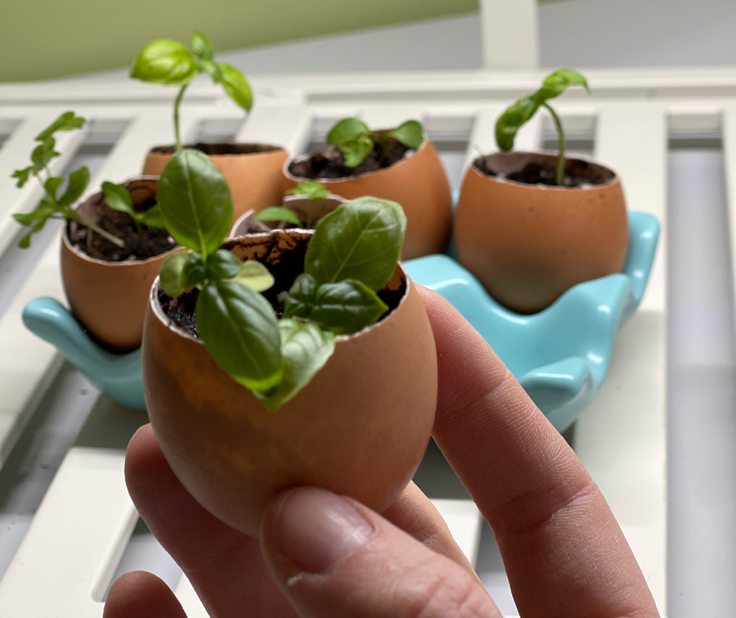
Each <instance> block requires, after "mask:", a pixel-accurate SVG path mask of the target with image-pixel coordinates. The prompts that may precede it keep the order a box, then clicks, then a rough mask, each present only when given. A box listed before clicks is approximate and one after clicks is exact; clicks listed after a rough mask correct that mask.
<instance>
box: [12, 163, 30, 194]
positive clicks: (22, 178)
mask: <svg viewBox="0 0 736 618" xmlns="http://www.w3.org/2000/svg"><path fill="white" fill-rule="evenodd" d="M34 169H35V168H34V166H33V165H29V166H28V167H24V168H23V169H20V170H15V171H14V172H13V175H12V176H11V178H17V179H18V182H17V183H16V184H15V186H16V187H18V189H22V188H23V187H24V185H25V184H26V183H27V182H28V181H29V180H30V179H31V176H32V175H33V170H34Z"/></svg>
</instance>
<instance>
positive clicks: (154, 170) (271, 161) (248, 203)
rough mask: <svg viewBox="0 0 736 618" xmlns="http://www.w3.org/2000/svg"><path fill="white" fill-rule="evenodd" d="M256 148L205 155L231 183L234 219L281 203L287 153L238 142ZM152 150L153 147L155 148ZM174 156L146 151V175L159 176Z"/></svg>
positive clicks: (261, 145) (272, 148) (268, 147)
mask: <svg viewBox="0 0 736 618" xmlns="http://www.w3.org/2000/svg"><path fill="white" fill-rule="evenodd" d="M238 145H239V146H252V147H253V149H259V150H258V151H256V152H250V153H245V154H215V155H208V156H209V157H210V159H212V161H213V162H214V164H215V165H216V166H217V169H218V170H220V173H221V174H222V175H223V176H224V177H225V179H226V180H227V182H228V184H229V185H230V191H231V193H232V196H233V210H234V212H233V219H237V218H238V217H240V216H241V215H243V214H245V213H246V212H247V211H248V210H250V209H251V208H252V209H254V210H263V209H264V208H266V207H268V206H274V205H276V204H279V203H281V197H282V196H283V194H284V190H283V178H282V175H281V168H282V166H283V165H284V162H285V161H286V159H287V158H288V156H289V155H288V153H287V152H286V150H284V149H283V148H279V147H278V146H267V145H263V144H238ZM154 150H155V149H154ZM172 156H173V155H172V154H167V153H162V152H153V151H151V152H149V153H148V156H147V157H146V162H145V164H144V166H143V173H144V174H145V175H155V176H160V175H161V172H162V171H163V169H164V167H165V166H166V164H167V163H168V162H169V159H171V157H172Z"/></svg>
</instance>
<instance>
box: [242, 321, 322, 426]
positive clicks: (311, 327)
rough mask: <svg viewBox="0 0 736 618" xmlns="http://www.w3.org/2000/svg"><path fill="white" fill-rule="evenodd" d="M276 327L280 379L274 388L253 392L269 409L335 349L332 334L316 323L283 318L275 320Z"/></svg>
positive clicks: (307, 378)
mask: <svg viewBox="0 0 736 618" xmlns="http://www.w3.org/2000/svg"><path fill="white" fill-rule="evenodd" d="M279 330H280V331H281V356H282V358H283V366H284V372H283V377H282V379H281V383H280V384H279V385H278V388H277V389H276V391H275V392H270V393H268V394H264V393H263V392H260V393H259V392H256V393H255V395H256V396H257V397H259V398H260V400H261V402H262V403H263V405H264V406H265V408H266V409H267V410H268V411H269V412H276V411H277V410H278V409H279V408H280V407H281V406H283V405H284V404H285V403H287V402H288V401H290V400H291V399H293V398H294V396H295V395H296V394H297V393H298V392H299V391H300V390H302V389H303V388H304V387H305V386H306V385H307V384H309V383H310V382H311V381H312V378H314V376H315V375H316V374H317V372H318V371H319V370H320V369H322V367H324V366H325V363H326V362H327V361H328V360H329V358H330V356H332V354H333V353H334V352H335V335H333V334H332V333H330V332H327V331H324V330H322V329H321V328H320V327H319V326H317V325H316V324H309V323H305V322H299V321H297V320H289V319H284V320H279Z"/></svg>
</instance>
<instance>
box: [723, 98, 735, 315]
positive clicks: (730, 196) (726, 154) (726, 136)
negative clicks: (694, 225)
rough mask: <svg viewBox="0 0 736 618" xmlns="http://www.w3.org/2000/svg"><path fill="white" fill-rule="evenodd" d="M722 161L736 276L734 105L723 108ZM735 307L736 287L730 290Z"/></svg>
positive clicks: (733, 269) (732, 260) (733, 272)
mask: <svg viewBox="0 0 736 618" xmlns="http://www.w3.org/2000/svg"><path fill="white" fill-rule="evenodd" d="M722 131H723V160H724V167H725V171H726V199H727V208H728V226H729V240H730V246H731V273H732V275H736V104H734V103H730V104H728V105H725V106H724V107H723V112H722ZM732 293H733V294H734V306H736V285H734V286H733V288H732Z"/></svg>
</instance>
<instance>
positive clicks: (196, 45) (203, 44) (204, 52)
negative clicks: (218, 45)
mask: <svg viewBox="0 0 736 618" xmlns="http://www.w3.org/2000/svg"><path fill="white" fill-rule="evenodd" d="M192 51H193V52H194V53H195V54H196V55H197V56H199V57H200V58H202V59H204V60H212V57H213V56H214V55H215V46H214V45H212V41H210V40H209V39H208V38H207V37H206V36H205V35H204V34H202V33H201V32H200V31H199V30H193V31H192Z"/></svg>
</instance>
